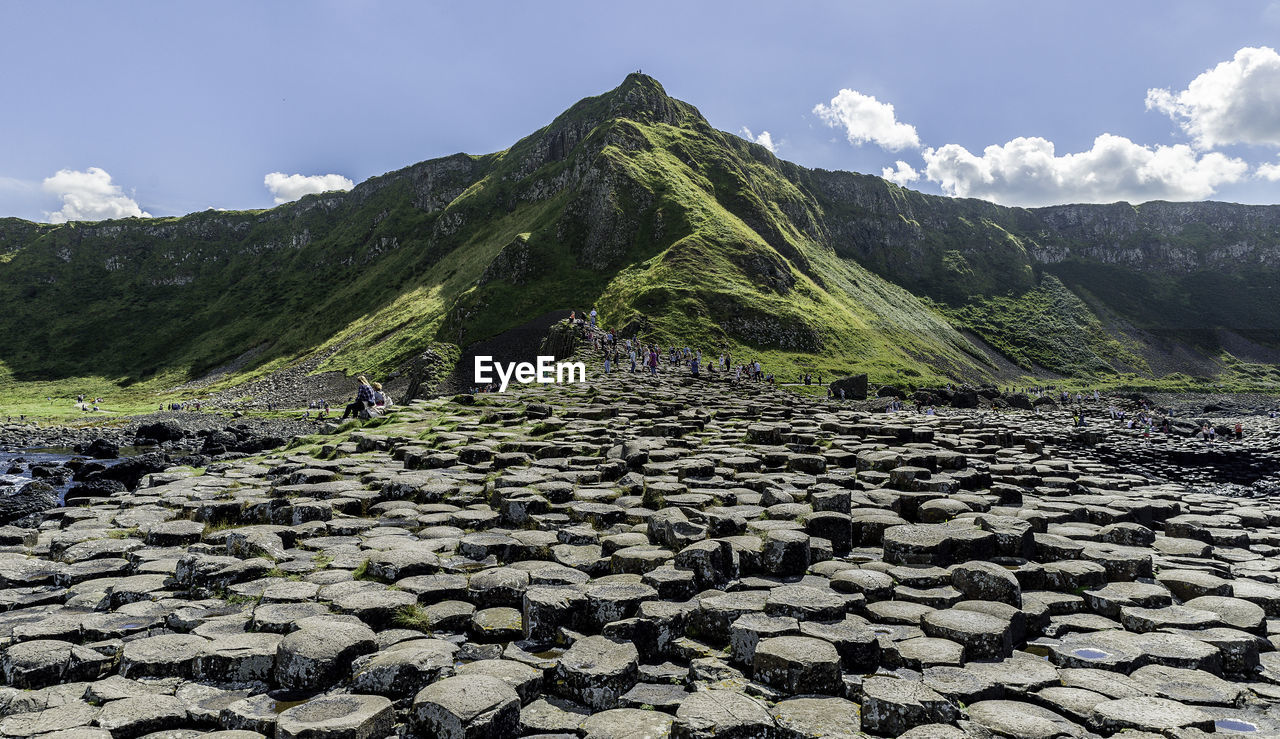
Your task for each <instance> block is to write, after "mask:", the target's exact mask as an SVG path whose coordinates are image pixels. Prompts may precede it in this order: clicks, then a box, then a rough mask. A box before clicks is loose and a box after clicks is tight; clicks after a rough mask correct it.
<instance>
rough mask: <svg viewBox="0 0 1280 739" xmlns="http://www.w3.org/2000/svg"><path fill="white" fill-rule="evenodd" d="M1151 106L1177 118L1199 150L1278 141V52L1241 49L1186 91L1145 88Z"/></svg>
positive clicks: (1279, 128)
mask: <svg viewBox="0 0 1280 739" xmlns="http://www.w3.org/2000/svg"><path fill="white" fill-rule="evenodd" d="M1147 109H1148V110H1158V111H1160V112H1161V113H1164V114H1166V115H1168V116H1169V117H1170V118H1172V119H1173V120H1174V121H1177V122H1178V124H1179V125H1180V126H1182V130H1183V131H1186V132H1187V134H1188V135H1190V136H1191V137H1192V139H1193V140H1194V141H1195V144H1196V146H1198V147H1199V148H1201V149H1212V148H1214V147H1216V146H1219V145H1222V144H1265V145H1275V144H1280V54H1277V53H1276V51H1275V49H1272V48H1270V47H1266V46H1263V47H1261V48H1254V47H1245V48H1243V49H1240V50H1239V51H1237V52H1236V54H1235V57H1234V58H1233V59H1232V60H1231V61H1229V62H1222V63H1220V64H1218V66H1216V67H1214V68H1213V69H1210V70H1207V71H1205V72H1204V73H1202V74H1201V75H1200V76H1199V77H1196V78H1195V79H1194V80H1191V84H1189V85H1187V89H1185V90H1182V91H1180V92H1173V91H1171V90H1167V89H1160V88H1153V89H1150V90H1147Z"/></svg>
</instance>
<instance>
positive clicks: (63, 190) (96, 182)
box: [41, 167, 151, 223]
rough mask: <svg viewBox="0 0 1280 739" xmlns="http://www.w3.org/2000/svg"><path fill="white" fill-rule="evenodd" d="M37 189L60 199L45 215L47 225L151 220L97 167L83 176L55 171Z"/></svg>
mask: <svg viewBox="0 0 1280 739" xmlns="http://www.w3.org/2000/svg"><path fill="white" fill-rule="evenodd" d="M41 188H42V189H43V190H44V191H45V192H47V193H51V194H53V195H56V196H58V197H59V198H61V199H62V207H61V208H59V209H58V210H55V211H53V212H52V213H45V217H46V218H48V219H49V222H50V223H65V222H66V221H103V220H106V219H108V218H128V217H130V216H138V217H141V218H150V217H151V214H150V213H146V212H143V210H142V208H139V207H138V203H137V201H135V200H134V199H133V198H131V197H129V196H127V195H125V194H124V191H123V190H121V189H120V186H119V185H115V184H112V182H111V175H109V174H107V172H106V170H104V169H102V168H100V167H90V168H89V169H87V170H85V171H84V172H79V171H76V170H73V169H61V170H58V173H57V174H55V175H54V176H52V177H46V178H45V180H44V182H43V183H42V185H41Z"/></svg>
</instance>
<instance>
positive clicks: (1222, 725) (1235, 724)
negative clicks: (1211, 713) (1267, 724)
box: [1213, 718, 1258, 734]
mask: <svg viewBox="0 0 1280 739" xmlns="http://www.w3.org/2000/svg"><path fill="white" fill-rule="evenodd" d="M1213 725H1214V727H1215V728H1217V729H1218V730H1220V731H1238V732H1240V733H1243V734H1251V733H1253V732H1255V731H1257V730H1258V727H1257V726H1254V725H1253V724H1251V723H1249V722H1248V721H1241V720H1240V719H1234V718H1220V719H1217V720H1215V721H1214V722H1213Z"/></svg>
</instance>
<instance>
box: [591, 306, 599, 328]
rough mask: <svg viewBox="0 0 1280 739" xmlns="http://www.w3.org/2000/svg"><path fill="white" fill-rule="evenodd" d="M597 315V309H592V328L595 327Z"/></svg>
mask: <svg viewBox="0 0 1280 739" xmlns="http://www.w3.org/2000/svg"><path fill="white" fill-rule="evenodd" d="M597 316H598V314H597V313H596V309H595V308H592V309H591V327H592V328H595V325H596V318H597Z"/></svg>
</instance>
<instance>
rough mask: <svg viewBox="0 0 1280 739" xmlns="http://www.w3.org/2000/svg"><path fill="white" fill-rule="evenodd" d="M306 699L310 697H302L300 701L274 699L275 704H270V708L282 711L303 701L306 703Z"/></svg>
mask: <svg viewBox="0 0 1280 739" xmlns="http://www.w3.org/2000/svg"><path fill="white" fill-rule="evenodd" d="M308 700H310V698H304V699H302V700H300V701H276V702H275V704H273V705H272V706H271V710H272V711H274V712H276V713H284V712H285V711H287V710H289V709H290V708H293V707H294V706H300V705H302V704H303V703H306V702H307V701H308Z"/></svg>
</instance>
